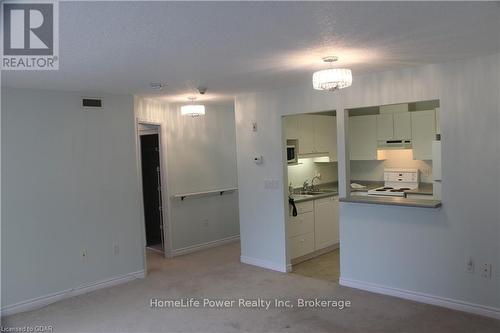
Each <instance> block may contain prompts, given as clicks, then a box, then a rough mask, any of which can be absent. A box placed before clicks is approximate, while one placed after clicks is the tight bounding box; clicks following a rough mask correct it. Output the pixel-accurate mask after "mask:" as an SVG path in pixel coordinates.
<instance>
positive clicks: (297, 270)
mask: <svg viewBox="0 0 500 333" xmlns="http://www.w3.org/2000/svg"><path fill="white" fill-rule="evenodd" d="M292 273H293V274H298V275H302V276H307V277H311V278H316V279H321V280H326V281H330V282H337V283H338V282H339V277H340V252H339V249H336V250H333V251H331V252H328V253H325V254H323V255H320V256H318V257H316V258H313V259H309V260H307V261H304V262H301V263H300V264H297V265H293V267H292Z"/></svg>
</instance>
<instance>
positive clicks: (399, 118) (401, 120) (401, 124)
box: [393, 112, 411, 140]
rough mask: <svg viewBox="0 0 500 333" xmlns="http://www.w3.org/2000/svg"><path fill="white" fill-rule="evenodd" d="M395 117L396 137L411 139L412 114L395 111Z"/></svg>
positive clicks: (397, 138) (398, 138)
mask: <svg viewBox="0 0 500 333" xmlns="http://www.w3.org/2000/svg"><path fill="white" fill-rule="evenodd" d="M393 117H394V139H396V140H410V139H411V114H410V112H400V113H395V114H394V115H393Z"/></svg>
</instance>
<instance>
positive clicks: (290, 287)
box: [2, 244, 500, 333]
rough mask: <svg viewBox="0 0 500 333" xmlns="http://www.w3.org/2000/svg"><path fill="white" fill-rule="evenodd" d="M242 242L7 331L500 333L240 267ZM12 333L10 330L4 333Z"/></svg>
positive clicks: (22, 318) (442, 314)
mask: <svg viewBox="0 0 500 333" xmlns="http://www.w3.org/2000/svg"><path fill="white" fill-rule="evenodd" d="M239 254H240V251H239V246H238V244H229V245H225V246H221V247H217V248H213V249H210V250H206V251H202V252H198V253H194V254H190V255H185V256H181V257H177V258H175V259H163V258H161V257H160V256H159V255H158V254H155V253H151V254H150V255H149V274H148V276H147V278H145V279H138V280H135V281H132V282H129V283H126V284H122V285H119V286H115V287H111V288H107V289H102V290H98V291H95V292H92V293H89V294H85V295H81V296H78V297H73V298H70V299H66V300H63V301H60V302H57V303H54V304H51V305H48V306H46V307H44V308H41V309H38V310H35V311H30V312H26V313H21V314H17V315H13V316H10V317H7V318H5V319H4V320H3V323H2V324H3V325H4V327H20V326H26V325H29V326H34V325H52V326H53V327H54V330H53V332H217V333H222V332H237V331H242V332H300V333H304V332H307V333H315V332H381V333H382V332H384V333H389V332H419V333H421V332H453V333H458V332H467V333H470V332H496V333H498V332H500V321H497V320H493V319H489V318H485V317H480V316H475V315H470V314H466V313H463V312H458V311H453V310H448V309H444V308H440V307H435V306H430V305H425V304H420V303H415V302H411V301H406V300H402V299H398V298H393V297H388V296H382V295H377V294H373V293H368V292H364V291H359V290H355V289H350V288H345V287H341V286H339V285H338V284H337V283H333V282H329V281H323V280H318V279H312V278H308V277H304V276H300V275H296V274H284V273H278V272H273V271H269V270H265V269H261V268H258V267H254V266H250V265H244V264H241V263H240V262H239ZM182 297H195V298H199V299H201V298H214V299H215V298H218V299H221V298H222V299H234V298H248V299H256V298H258V297H261V298H265V299H271V298H279V299H288V300H291V301H292V302H295V301H296V300H297V298H314V297H319V298H328V299H344V300H349V301H350V302H351V304H352V305H351V307H350V308H345V309H343V310H338V309H334V308H329V309H314V308H297V307H293V308H275V307H271V308H270V309H268V310H265V309H241V308H228V309H209V308H187V309H165V308H160V309H158V308H156V309H154V308H150V306H149V303H150V299H151V298H158V299H177V298H182ZM4 329H5V328H4Z"/></svg>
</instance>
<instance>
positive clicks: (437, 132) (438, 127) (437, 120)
mask: <svg viewBox="0 0 500 333" xmlns="http://www.w3.org/2000/svg"><path fill="white" fill-rule="evenodd" d="M440 117H441V110H440V109H439V108H436V134H441V118H440Z"/></svg>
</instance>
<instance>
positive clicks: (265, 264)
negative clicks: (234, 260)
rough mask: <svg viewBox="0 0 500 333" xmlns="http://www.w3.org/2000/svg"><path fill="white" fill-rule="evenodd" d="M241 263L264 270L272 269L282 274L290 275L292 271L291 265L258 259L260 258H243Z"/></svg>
mask: <svg viewBox="0 0 500 333" xmlns="http://www.w3.org/2000/svg"><path fill="white" fill-rule="evenodd" d="M240 261H241V262H242V263H244V264H248V265H253V266H258V267H262V268H267V269H271V270H273V271H278V272H282V273H288V272H290V271H291V269H292V266H291V265H283V264H277V263H275V262H271V261H267V260H262V259H258V258H251V257H245V256H241V257H240Z"/></svg>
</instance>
